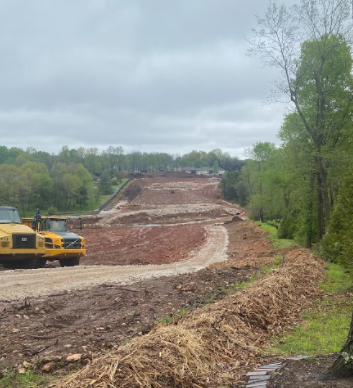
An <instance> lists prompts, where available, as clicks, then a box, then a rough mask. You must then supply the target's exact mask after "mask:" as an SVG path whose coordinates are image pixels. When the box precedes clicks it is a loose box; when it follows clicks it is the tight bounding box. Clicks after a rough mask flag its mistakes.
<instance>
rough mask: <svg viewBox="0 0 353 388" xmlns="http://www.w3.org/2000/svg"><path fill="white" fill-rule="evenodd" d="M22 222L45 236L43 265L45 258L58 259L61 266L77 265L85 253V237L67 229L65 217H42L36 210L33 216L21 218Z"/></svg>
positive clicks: (49, 259)
mask: <svg viewBox="0 0 353 388" xmlns="http://www.w3.org/2000/svg"><path fill="white" fill-rule="evenodd" d="M22 222H23V223H24V224H27V225H28V226H31V227H32V229H33V230H35V231H36V232H38V233H40V234H41V235H42V236H43V237H44V238H45V255H44V256H43V257H42V259H41V260H42V266H43V267H44V265H45V264H46V261H47V260H48V261H54V260H59V262H60V265H61V266H62V267H72V266H74V265H79V264H80V258H81V257H82V256H85V255H86V248H85V238H84V237H81V236H79V235H77V234H76V233H72V232H70V231H68V228H67V222H68V218H67V217H59V216H45V217H42V216H41V215H40V213H39V211H37V214H36V215H35V217H34V218H22Z"/></svg>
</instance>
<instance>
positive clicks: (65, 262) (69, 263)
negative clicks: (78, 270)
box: [60, 257, 80, 267]
mask: <svg viewBox="0 0 353 388" xmlns="http://www.w3.org/2000/svg"><path fill="white" fill-rule="evenodd" d="M79 264H80V258H79V257H68V258H67V259H61V260H60V266H61V267H74V266H75V265H79Z"/></svg>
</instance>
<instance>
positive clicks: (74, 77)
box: [0, 0, 284, 156]
mask: <svg viewBox="0 0 353 388" xmlns="http://www.w3.org/2000/svg"><path fill="white" fill-rule="evenodd" d="M265 8H266V2H264V1H263V0H248V1H246V2H245V1H235V0H217V1H216V0H178V1H174V2H166V1H163V0H149V1H144V0H139V1H137V0H129V1H128V2H125V1H121V0H60V1H59V0H51V1H48V0H32V1H30V2H29V1H25V0H2V1H1V0H0V136H1V143H2V144H4V145H7V146H19V147H24V148H26V147H27V146H34V147H37V148H38V149H45V150H48V151H50V152H57V151H58V150H59V149H60V148H61V147H62V146H63V145H65V144H67V145H69V146H70V147H78V146H85V147H98V148H101V149H103V148H104V147H108V146H109V145H114V146H116V145H121V146H123V147H124V149H125V150H133V149H134V150H136V149H139V150H141V151H166V152H171V153H181V152H188V151H190V150H192V149H204V150H210V149H214V148H221V149H223V150H225V151H228V152H229V153H231V154H233V155H240V156H242V154H243V150H244V148H247V147H249V146H251V145H252V144H253V143H254V142H256V141H259V140H264V141H276V132H277V131H278V129H279V127H280V123H281V120H282V116H283V112H284V108H283V106H282V105H279V106H277V105H270V106H264V105H263V101H264V100H265V99H266V96H267V95H268V93H269V91H270V89H271V82H272V81H273V80H274V79H275V78H276V74H275V73H274V72H273V71H272V70H270V69H263V68H262V67H261V64H260V63H259V62H258V60H256V59H255V58H248V57H247V56H246V55H245V54H246V51H247V42H246V39H245V37H246V36H248V35H250V34H251V28H252V27H253V26H254V25H255V17H254V14H255V13H259V14H261V13H263V12H264V10H265Z"/></svg>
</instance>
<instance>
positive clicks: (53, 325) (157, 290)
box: [0, 222, 272, 371]
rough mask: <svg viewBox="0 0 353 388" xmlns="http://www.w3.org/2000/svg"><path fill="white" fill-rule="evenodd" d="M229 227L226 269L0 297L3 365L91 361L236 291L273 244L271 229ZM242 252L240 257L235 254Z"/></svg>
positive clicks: (57, 365) (0, 367)
mask: <svg viewBox="0 0 353 388" xmlns="http://www.w3.org/2000/svg"><path fill="white" fill-rule="evenodd" d="M227 229H228V231H229V240H230V243H229V249H228V254H229V255H230V256H231V257H232V259H231V260H229V261H228V262H227V265H223V267H222V268H208V269H204V270H202V271H199V272H196V273H192V274H187V275H179V276H171V277H165V278H158V279H150V280H147V281H141V282H137V283H134V284H132V285H129V286H119V285H112V284H107V285H102V286H100V287H94V288H92V289H88V290H84V291H72V292H63V293H61V294H56V295H51V296H48V297H42V298H28V299H27V300H26V301H23V300H22V301H18V302H6V301H0V316H1V320H0V354H1V357H0V371H2V370H3V369H5V368H8V367H15V366H17V367H18V366H20V365H23V362H24V361H27V362H37V361H38V368H39V369H40V368H41V366H42V365H43V364H48V363H49V369H50V370H55V369H56V368H62V367H64V368H70V366H68V363H66V361H65V360H66V357H67V356H68V355H70V354H74V353H80V354H83V359H89V358H90V357H91V354H92V353H96V352H104V351H105V350H109V349H111V348H116V347H118V346H119V345H121V344H122V343H124V341H126V340H127V339H129V338H131V337H134V336H138V335H142V334H144V333H147V332H148V331H150V330H151V328H153V327H154V326H155V325H156V324H158V318H161V321H162V322H166V319H171V320H172V318H171V317H174V319H178V317H177V316H175V313H176V312H177V311H178V310H180V309H181V308H195V307H197V306H200V305H202V304H204V303H207V302H210V301H213V300H216V299H219V298H221V297H223V296H224V295H225V294H227V293H229V292H234V291H235V289H234V287H233V285H234V283H235V282H241V281H246V280H249V279H250V278H251V276H252V274H253V273H254V271H256V270H257V268H258V266H259V265H260V264H261V265H262V264H263V263H267V262H268V260H269V259H268V257H269V256H270V255H271V254H272V250H271V249H269V251H268V252H267V253H266V252H265V249H266V247H268V245H267V243H266V239H265V237H264V234H263V232H262V231H261V230H260V229H259V228H257V227H255V226H254V225H253V224H252V223H242V222H238V223H232V224H229V225H227ZM244 230H245V232H244ZM94 232H96V231H94ZM244 233H246V236H245V237H246V238H245V239H244ZM243 242H244V243H243ZM257 244H258V245H257ZM254 246H258V247H259V253H260V250H261V255H262V256H263V257H262V258H259V259H258V261H257V262H256V260H255V259H254V257H253V256H252V258H251V260H249V262H248V261H247V260H246V251H247V249H248V248H250V247H254ZM235 250H236V251H235ZM235 252H236V253H237V255H239V257H240V258H241V260H238V259H237V257H235V256H233V255H232V254H233V253H235ZM254 255H255V253H254ZM73 281H74V279H73Z"/></svg>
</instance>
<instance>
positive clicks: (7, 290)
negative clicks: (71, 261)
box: [0, 225, 228, 300]
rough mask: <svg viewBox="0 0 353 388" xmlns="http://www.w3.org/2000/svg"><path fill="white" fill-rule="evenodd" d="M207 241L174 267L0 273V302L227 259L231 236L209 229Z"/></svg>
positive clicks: (185, 269)
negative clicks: (229, 237)
mask: <svg viewBox="0 0 353 388" xmlns="http://www.w3.org/2000/svg"><path fill="white" fill-rule="evenodd" d="M206 231H207V240H206V243H205V244H204V245H203V246H202V247H201V249H199V250H198V251H194V252H191V253H190V255H189V256H188V258H187V259H186V260H183V261H179V262H176V263H172V264H162V265H145V266H132V265H129V266H78V267H66V268H54V269H50V268H48V269H35V270H17V271H4V272H0V300H16V299H23V298H26V297H37V296H42V295H50V294H54V293H60V292H64V291H70V290H74V289H75V290H77V289H85V288H90V287H92V286H96V285H100V284H104V283H115V284H121V285H126V284H131V283H134V282H136V281H139V280H143V279H149V278H157V277H161V276H175V275H179V274H185V273H190V272H195V271H198V270H200V269H202V268H205V267H208V266H209V265H210V264H213V263H217V262H222V261H224V260H226V259H227V246H228V233H227V230H226V229H225V228H224V227H223V226H219V225H210V226H206Z"/></svg>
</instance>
